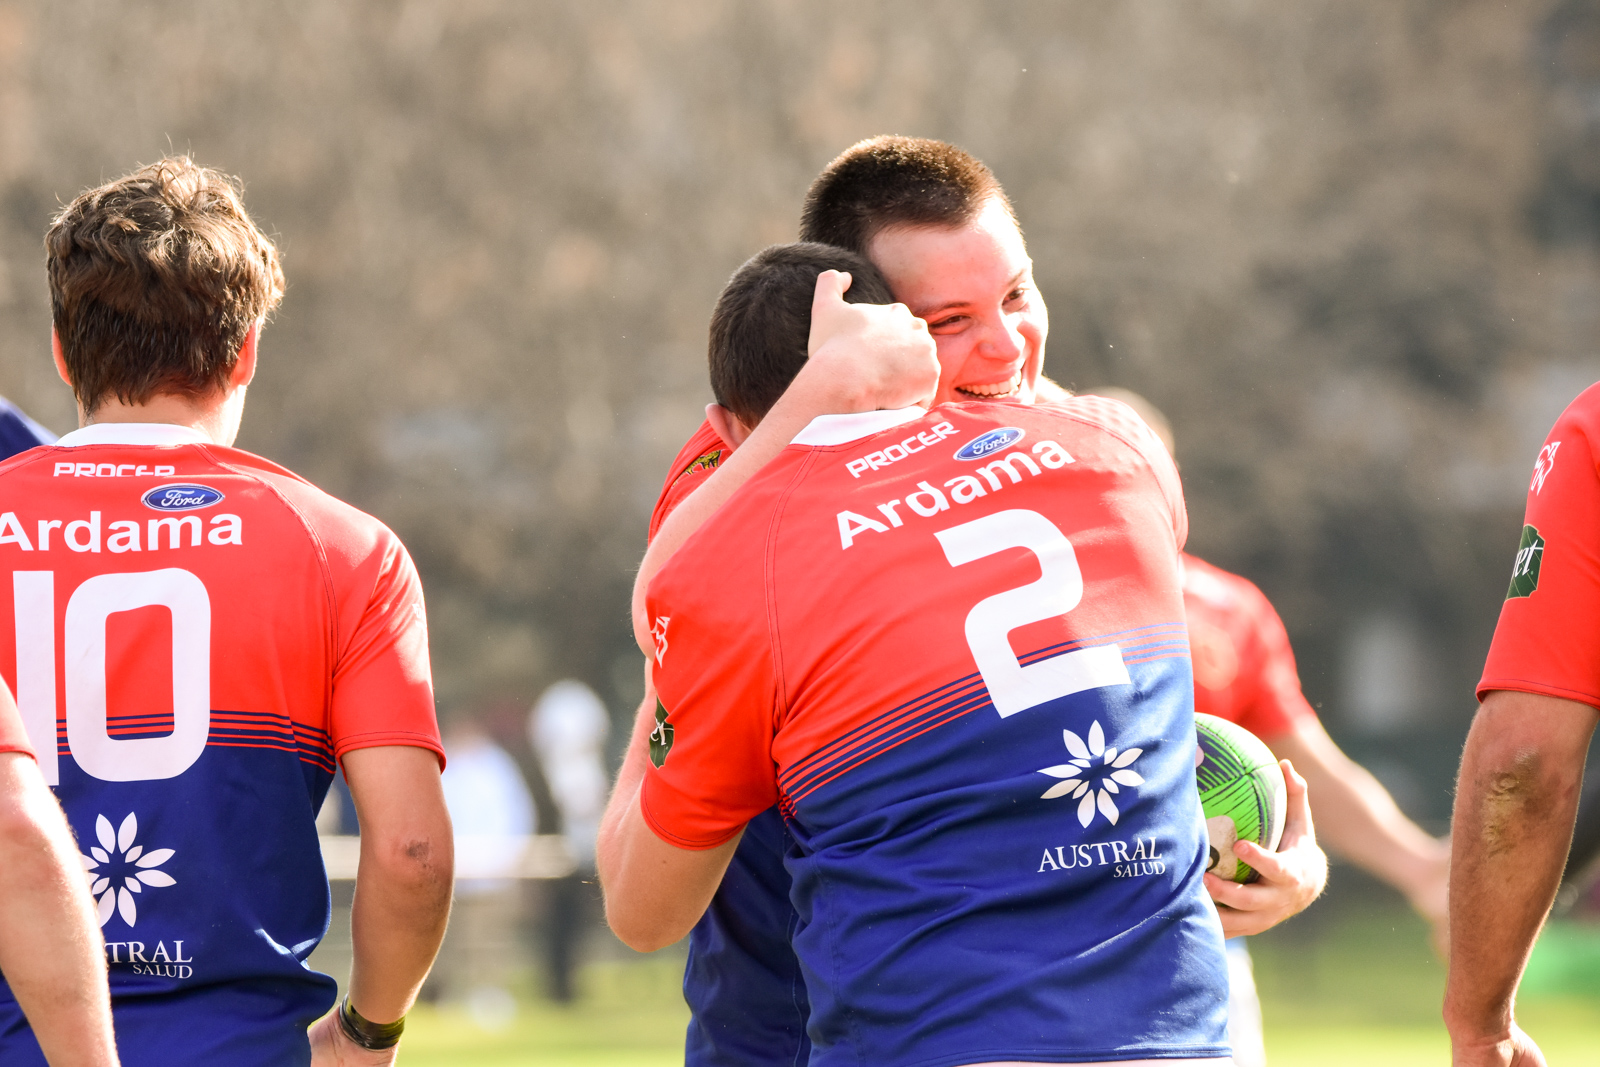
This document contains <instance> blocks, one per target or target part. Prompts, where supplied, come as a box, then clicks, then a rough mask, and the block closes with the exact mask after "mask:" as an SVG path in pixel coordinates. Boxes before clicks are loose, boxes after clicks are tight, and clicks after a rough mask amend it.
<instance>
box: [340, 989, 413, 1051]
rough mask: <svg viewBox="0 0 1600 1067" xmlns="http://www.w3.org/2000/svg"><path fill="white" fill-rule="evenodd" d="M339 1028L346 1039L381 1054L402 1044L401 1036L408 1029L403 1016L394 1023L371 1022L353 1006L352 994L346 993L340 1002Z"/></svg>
mask: <svg viewBox="0 0 1600 1067" xmlns="http://www.w3.org/2000/svg"><path fill="white" fill-rule="evenodd" d="M339 1027H340V1029H342V1030H343V1031H344V1036H345V1037H348V1038H349V1039H350V1040H351V1041H354V1042H355V1043H356V1044H358V1045H360V1046H361V1047H362V1048H364V1049H368V1050H370V1051H372V1052H381V1051H383V1050H384V1049H387V1048H394V1047H395V1046H396V1045H398V1044H399V1043H400V1034H401V1033H402V1032H403V1031H404V1030H405V1028H406V1017H405V1016H404V1015H402V1016H400V1018H398V1019H396V1020H395V1021H394V1022H392V1023H374V1022H369V1021H367V1020H366V1019H363V1018H362V1017H361V1013H360V1012H358V1011H356V1009H355V1008H354V1007H352V1006H351V1004H350V994H349V993H346V994H345V995H344V999H343V1000H341V1001H340V1002H339Z"/></svg>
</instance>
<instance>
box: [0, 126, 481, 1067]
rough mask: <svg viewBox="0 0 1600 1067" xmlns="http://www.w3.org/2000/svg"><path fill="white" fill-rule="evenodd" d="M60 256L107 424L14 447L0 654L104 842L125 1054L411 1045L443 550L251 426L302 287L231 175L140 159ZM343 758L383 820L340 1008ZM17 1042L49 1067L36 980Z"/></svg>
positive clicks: (370, 839) (297, 1057)
mask: <svg viewBox="0 0 1600 1067" xmlns="http://www.w3.org/2000/svg"><path fill="white" fill-rule="evenodd" d="M45 250H46V266H47V272H48V279H49V288H50V301H51V312H52V330H51V347H52V350H53V354H54V358H55V363H56V369H57V371H58V373H59V374H60V375H61V377H62V379H63V380H64V381H65V382H66V383H67V384H68V385H69V386H70V387H71V388H72V390H73V393H74V395H75V397H76V398H77V402H78V421H79V429H78V430H76V431H74V432H73V433H70V434H68V435H67V436H65V437H64V438H62V439H61V440H60V441H59V442H58V443H57V444H56V445H53V446H47V447H41V448H35V449H32V450H30V451H29V452H27V453H25V454H24V455H22V456H19V457H16V458H14V459H13V460H11V461H10V462H8V463H6V464H4V465H3V466H0V501H3V502H4V503H3V507H4V509H5V510H4V511H3V512H0V571H3V573H0V596H3V597H9V598H10V599H11V603H10V604H8V605H0V644H6V645H9V646H11V647H15V648H16V649H17V655H16V659H15V670H16V673H15V675H14V676H12V677H8V678H7V681H8V682H10V683H14V684H15V685H16V694H17V703H18V706H19V709H20V711H21V714H22V719H23V722H24V724H25V725H26V726H27V729H28V733H29V736H30V737H31V738H32V739H33V741H34V748H35V751H36V752H37V754H38V757H39V760H40V769H41V770H42V771H43V773H44V778H45V781H46V782H47V783H49V784H51V785H53V786H55V788H56V794H57V797H58V798H59V799H60V801H61V806H62V807H63V809H65V811H66V813H67V816H68V820H69V822H70V823H71V824H72V826H73V827H74V829H75V830H76V832H77V836H78V840H79V841H80V842H81V843H82V844H83V845H86V846H87V847H88V854H87V855H85V856H84V857H83V858H82V864H83V867H84V869H86V870H87V871H88V872H89V875H90V877H91V878H92V879H93V880H94V881H93V884H92V885H91V887H90V892H91V893H92V894H93V895H94V896H95V898H96V901H97V918H98V920H99V922H100V924H101V926H102V927H103V929H104V931H105V935H106V951H107V956H108V963H109V969H110V986H111V1002H112V1011H113V1015H114V1019H115V1024H116V1031H117V1038H118V1042H119V1045H120V1049H121V1054H122V1058H123V1061H124V1062H125V1063H130V1064H150V1065H156V1064H159V1065H162V1067H185V1065H191V1064H192V1065H196V1067H199V1065H207V1067H209V1065H212V1064H218V1063H227V1064H229V1065H235V1067H250V1065H260V1067H281V1065H284V1064H306V1063H315V1064H321V1065H335V1064H338V1065H354V1064H360V1065H369V1064H370V1065H376V1064H386V1063H391V1062H393V1060H394V1056H395V1054H396V1044H397V1042H398V1039H399V1034H400V1031H401V1030H402V1029H403V1021H404V1018H405V1013H406V1010H407V1009H408V1008H409V1007H410V1005H411V1003H412V1000H413V998H414V996H415V994H416V990H417V987H418V986H419V985H420V984H421V982H422V979H423V976H424V975H425V974H426V973H427V970H428V967H429V965H430V964H431V963H432V961H433V956H434V953H435V952H436V951H437V949H438V945H439V939H440V937H441V936H442V935H443V932H444V924H445V919H446V917H447V915H448V912H449V903H450V881H451V869H452V866H453V855H452V850H451V843H450V842H451V838H450V821H449V816H448V815H447V813H446V811H445V806H444V797H443V793H442V791H441V789H440V785H439V771H440V766H441V760H442V759H443V748H442V746H441V744H440V741H439V733H438V725H437V723H436V721H435V719H434V711H433V689H432V681H431V673H430V668H429V663H428V644H427V624H426V616H425V613H424V610H423V601H422V587H421V583H420V582H419V581H418V579H417V574H416V569H415V567H413V565H412V563H411V559H410V557H409V555H408V554H407V553H406V550H405V548H404V546H402V545H401V543H400V541H399V539H398V538H396V537H395V536H394V534H393V533H392V532H391V531H390V530H389V529H388V528H386V527H385V526H384V525H383V524H382V523H380V522H378V521H377V520H376V519H374V518H372V517H371V516H368V515H365V514H363V513H361V512H359V511H357V510H356V509H354V508H352V507H350V506H349V505H347V504H344V503H341V502H339V501H337V500H335V499H334V498H332V497H330V496H328V495H327V494H326V493H323V492H322V491H321V490H319V489H317V488H316V487H314V486H312V485H311V484H310V483H308V482H306V481H304V480H303V479H300V478H298V477H296V476H295V475H293V474H291V473H290V472H288V471H286V470H284V469H283V468H281V467H278V466H277V465H275V464H273V463H271V462H268V461H267V460H264V459H261V458H259V457H257V456H253V455H251V454H249V453H248V452H243V451H240V450H238V449H235V448H233V447H232V443H233V441H234V439H235V437H236V436H237V434H238V431H239V424H240V420H241V418H242V417H243V412H244V402H245V394H246V391H247V388H248V386H249V384H250V381H251V378H252V377H253V375H254V373H255V370H256V366H257V359H258V355H259V340H260V334H261V329H262V326H263V323H264V322H265V319H266V316H267V315H268V314H269V313H270V312H271V311H272V309H273V308H274V307H275V306H276V305H277V304H278V302H279V300H280V299H281V298H282V293H283V275H282V272H281V270H280V269H279V266H278V257H277V252H276V249H274V247H273V246H272V243H271V242H270V241H269V240H268V239H267V238H266V237H265V236H264V235H263V234H262V233H261V231H260V230H259V229H258V228H257V227H256V226H255V224H254V223H253V222H252V221H251V220H250V218H249V216H248V215H247V214H246V212H245V210H244V206H243V204H242V202H241V201H240V197H239V192H238V188H237V185H236V183H235V182H234V181H233V180H232V179H229V178H227V177H226V176H224V175H222V174H219V173H217V172H216V171H212V170H208V169H206V168H203V167H200V166H198V165H196V164H195V163H194V162H193V161H191V160H189V159H188V158H187V157H178V158H171V159H164V160H162V161H160V162H158V163H154V164H151V165H150V166H147V167H143V168H140V169H139V170H137V171H135V172H134V173H132V174H130V175H128V176H126V177H123V178H119V179H117V180H115V181H112V182H109V183H107V184H105V185H103V186H101V187H99V188H96V189H92V190H90V191H88V192H85V193H83V194H82V195H80V196H78V197H77V198H76V199H74V200H73V201H72V202H71V203H70V204H68V205H67V206H66V207H65V208H64V209H63V210H62V211H61V212H60V214H59V215H58V216H57V217H56V219H55V221H54V222H53V223H52V225H51V227H50V230H49V233H48V234H47V236H46V238H45ZM63 664H64V666H63ZM58 678H59V679H60V681H61V683H62V685H61V688H60V690H59V691H58V688H57V681H58ZM58 736H64V737H65V744H58V740H57V739H58ZM336 764H342V767H343V770H344V773H345V776H346V778H347V779H348V781H349V783H350V789H351V793H352V796H353V798H354V801H355V806H356V808H357V809H358V814H359V817H360V821H361V830H362V833H361V858H360V877H359V879H358V881H357V884H356V890H355V903H354V906H353V909H352V923H351V925H352V941H353V950H354V963H353V965H352V968H351V976H350V992H349V995H348V996H347V997H345V999H344V1000H343V1002H342V1003H341V1004H340V1006H339V1008H338V1009H337V1010H336V1011H333V1012H329V1009H330V1008H332V1007H333V1005H334V1001H335V997H336V993H337V983H335V981H334V980H333V979H332V978H330V977H328V976H327V975H322V974H318V973H316V972H314V971H312V970H311V969H310V968H308V967H307V966H305V963H304V961H305V959H306V957H307V956H308V955H309V954H310V953H311V951H312V950H313V949H314V948H315V947H316V945H317V942H318V941H319V940H320V939H321V937H322V935H323V933H324V931H325V930H326V928H327V925H328V921H329V892H328V882H327V877H326V873H325V871H324V868H323V863H322V853H321V849H320V847H319V842H318V839H317V834H316V826H315V822H314V819H315V814H316V811H317V809H318V807H319V805H320V804H321V802H322V800H323V798H324V795H325V794H326V791H327V789H328V783H329V781H330V779H331V778H332V776H333V772H334V768H335V766H336ZM319 1017H320V1020H319ZM312 1023H315V1024H316V1025H315V1026H314V1027H313V1028H312V1030H311V1032H310V1034H309V1035H308V1033H307V1027H308V1025H310V1024H312ZM0 1062H4V1063H6V1064H7V1065H12V1064H17V1065H30V1064H33V1065H37V1064H40V1063H43V1062H44V1060H43V1057H42V1054H41V1052H40V1048H39V1045H38V1043H37V1041H36V1040H35V1038H34V1035H33V1034H32V1032H31V1031H30V1030H29V1028H28V1026H27V1024H26V1021H25V1020H24V1019H23V1018H22V1015H21V1012H20V1010H19V1008H18V1007H17V1005H16V1003H15V1001H14V1000H13V999H12V994H11V993H10V992H9V990H8V991H6V992H5V993H4V994H3V995H0Z"/></svg>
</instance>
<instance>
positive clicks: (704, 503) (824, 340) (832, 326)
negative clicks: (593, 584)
mask: <svg viewBox="0 0 1600 1067" xmlns="http://www.w3.org/2000/svg"><path fill="white" fill-rule="evenodd" d="M849 286H850V275H848V274H843V273H840V272H839V271H834V270H827V271H823V272H822V273H821V274H820V275H818V276H817V295H816V300H815V302H814V304H813V305H812V310H811V343H810V356H809V358H808V359H807V360H806V363H805V366H803V367H802V368H801V369H800V373H799V374H797V375H796V376H795V379H794V381H793V382H792V383H790V385H789V388H788V389H787V390H786V391H785V392H784V394H783V396H782V397H780V398H779V399H778V402H777V403H776V404H774V405H773V406H772V410H771V411H769V412H767V414H766V416H765V417H763V418H762V420H761V424H760V425H759V426H757V427H756V428H755V430H754V431H752V432H751V434H750V436H749V438H748V439H746V440H745V442H744V444H742V445H740V446H739V448H738V449H737V450H736V451H735V452H734V453H733V455H732V456H730V457H729V458H728V460H727V462H726V463H723V464H722V465H721V466H720V467H718V468H717V469H716V471H714V472H713V473H712V475H711V477H709V478H707V479H706V481H705V483H704V484H703V485H701V486H700V488H698V489H696V490H695V491H694V492H693V493H691V494H689V496H688V497H687V498H686V499H685V500H684V501H683V503H682V504H679V505H678V507H677V508H676V509H674V510H673V512H672V514H671V515H669V516H667V519H666V521H665V522H663V523H662V524H661V527H660V529H658V530H657V531H656V535H655V537H654V538H653V539H652V540H651V542H650V548H649V549H648V550H647V551H646V552H645V554H644V560H643V561H642V562H641V563H640V564H639V573H638V575H637V577H636V578H635V579H634V583H633V633H634V638H635V640H637V641H638V642H639V648H640V650H641V651H642V652H644V653H645V655H647V656H648V655H650V654H651V652H652V650H653V647H654V646H653V645H652V643H651V640H650V624H649V620H648V619H647V618H646V617H645V609H644V598H645V591H646V590H647V589H648V588H649V586H650V579H651V578H654V577H655V575H656V572H657V571H659V570H660V569H661V567H662V565H663V564H665V563H666V561H667V560H669V559H671V558H672V554H673V553H674V552H676V551H677V550H678V548H679V547H680V546H681V545H682V544H683V543H684V542H685V541H687V540H688V539H689V535H690V534H692V533H694V531H695V530H697V529H699V528H700V525H701V524H702V523H703V522H705V521H706V519H708V518H710V517H711V515H712V513H713V512H715V511H716V510H717V509H718V508H720V507H721V506H722V505H723V503H724V502H725V501H727V499H728V498H729V497H731V496H732V495H733V494H734V491H735V490H737V489H738V488H739V486H741V485H743V484H744V483H745V482H747V481H749V480H750V477H751V475H753V474H755V473H756V472H757V471H759V470H760V469H761V468H762V467H765V466H766V465H767V464H768V463H769V462H771V461H772V459H773V457H775V456H776V455H777V454H778V453H779V452H782V451H783V450H784V449H785V448H787V447H788V445H789V442H790V441H793V440H794V438H795V435H796V434H798V433H799V432H800V431H801V430H803V429H805V428H806V426H807V425H809V424H810V422H811V420H812V419H814V418H816V417H817V416H818V415H834V414H849V413H853V412H860V411H875V410H878V409H880V408H899V407H910V406H911V405H913V404H918V403H922V404H926V403H927V402H928V400H929V399H930V398H931V397H932V396H933V395H934V390H935V388H936V387H937V386H938V382H939V361H938V356H937V353H936V351H935V346H934V343H933V338H932V337H931V336H929V334H928V325H927V323H925V322H923V321H922V320H921V319H919V318H915V317H914V316H913V315H912V314H911V312H910V311H908V310H907V309H906V306H905V305H904V304H847V303H845V302H844V296H843V294H844V291H845V290H846V289H848V288H849Z"/></svg>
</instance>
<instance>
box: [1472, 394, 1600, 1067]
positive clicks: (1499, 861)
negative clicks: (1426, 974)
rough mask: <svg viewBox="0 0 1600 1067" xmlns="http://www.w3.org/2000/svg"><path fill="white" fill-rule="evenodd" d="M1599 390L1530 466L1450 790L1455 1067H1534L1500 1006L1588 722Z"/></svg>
mask: <svg viewBox="0 0 1600 1067" xmlns="http://www.w3.org/2000/svg"><path fill="white" fill-rule="evenodd" d="M1597 650H1600V385H1592V386H1590V387H1589V388H1588V389H1587V390H1585V391H1584V392H1583V394H1582V395H1580V396H1579V397H1578V398H1577V399H1576V400H1574V401H1573V402H1572V404H1571V405H1570V406H1569V407H1568V408H1567V410H1566V411H1565V412H1563V413H1562V415H1561V417H1560V418H1559V419H1557V420H1556V424H1555V426H1554V427H1553V428H1552V429H1551V431H1550V435H1549V437H1547V438H1546V439H1545V443H1544V447H1543V448H1542V449H1540V451H1539V455H1538V458H1537V459H1536V460H1535V462H1534V467H1533V477H1532V479H1531V480H1530V482H1529V485H1528V496H1527V510H1526V513H1525V515H1524V518H1523V526H1522V536H1521V538H1520V540H1519V543H1518V545H1517V551H1516V555H1515V557H1514V560H1513V563H1512V568H1511V581H1510V584H1509V586H1508V588H1507V589H1506V592H1505V602H1504V604H1503V605H1502V606H1501V608H1500V621H1499V624H1498V625H1497V626H1496V627H1495V632H1494V641H1493V643H1492V644H1491V645H1490V647H1489V656H1488V661H1487V662H1486V663H1485V664H1484V668H1483V677H1482V678H1481V679H1480V680H1479V682H1478V699H1479V700H1481V701H1482V704H1481V705H1480V706H1479V708H1478V714H1477V716H1476V717H1475V718H1474V719H1473V722H1472V730H1471V732H1470V733H1469V734H1468V735H1467V744H1466V748H1465V749H1464V750H1463V752H1462V754H1461V773H1460V775H1459V777H1458V779H1457V783H1456V805H1455V815H1454V819H1453V822H1452V834H1451V844H1452V849H1453V855H1452V859H1451V870H1450V978H1449V983H1448V985H1447V987H1446V991H1445V1002H1444V1019H1445V1024H1446V1026H1448V1027H1449V1029H1450V1042H1451V1046H1452V1050H1453V1055H1454V1059H1453V1061H1452V1062H1453V1063H1455V1064H1456V1065H1457V1067H1513V1065H1516V1067H1542V1065H1543V1064H1544V1062H1545V1060H1544V1055H1543V1053H1541V1052H1540V1050H1539V1048H1538V1046H1537V1045H1536V1044H1535V1043H1534V1041H1533V1040H1532V1039H1531V1038H1530V1037H1529V1036H1528V1035H1527V1034H1525V1033H1524V1032H1523V1031H1522V1029H1521V1028H1520V1027H1519V1026H1518V1025H1517V1022H1516V1018H1515V1015H1514V1012H1513V1001H1514V997H1515V993H1516V989H1517V983H1518V981H1519V980H1520V979H1521V977H1522V969H1523V967H1524V966H1525V965H1526V963H1527V960H1528V953H1529V951H1530V950H1531V949H1532V948H1533V942H1534V939H1535V938H1536V937H1537V936H1538V933H1539V929H1540V927H1541V926H1542V924H1543V923H1544V919H1545V916H1546V915H1547V914H1548V912H1549V910H1550V905H1551V903H1552V901H1553V900H1554V899H1555V894H1556V886H1557V884H1558V883H1559V881H1560V878H1561V872H1562V866H1563V864H1564V863H1565V861H1566V859H1567V850H1568V846H1569V845H1570V844H1571V842H1572V827H1573V819H1574V814H1575V812H1576V809H1577V804H1578V794H1579V789H1580V786H1581V784H1582V782H1583V766H1584V759H1585V757H1586V755H1587V753H1588V749H1589V743H1590V741H1591V739H1592V738H1593V736H1594V730H1595V724H1596V722H1597V721H1600V710H1597V709H1600V655H1597V654H1596V653H1597Z"/></svg>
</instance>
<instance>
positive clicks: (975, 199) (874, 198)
mask: <svg viewBox="0 0 1600 1067" xmlns="http://www.w3.org/2000/svg"><path fill="white" fill-rule="evenodd" d="M990 197H996V198H998V199H999V201H1000V202H1001V203H1002V204H1004V205H1005V209H1006V211H1007V212H1008V213H1010V215H1011V218H1012V221H1016V217H1017V216H1016V212H1015V211H1014V210H1012V207H1011V201H1010V200H1007V199H1006V194H1005V190H1003V189H1001V188H1000V182H999V181H998V180H996V178H995V176H994V173H993V172H992V171H990V170H989V168H988V167H986V166H984V165H983V163H982V162H981V161H980V160H978V159H976V158H974V157H973V156H971V155H968V154H967V153H966V152H963V151H962V150H961V149H959V148H957V147H956V146H955V145H953V144H946V143H945V142H943V141H933V140H929V139H928V138H925V137H894V136H882V137H873V138H871V139H869V140H865V141H861V142H859V143H857V144H853V145H851V146H850V147H849V148H847V149H845V150H844V151H843V152H841V153H840V154H839V156H838V158H836V159H835V160H834V161H833V162H832V163H829V164H828V165H827V166H826V167H824V168H823V169H822V173H821V174H819V175H817V179H816V181H814V182H812V183H811V188H810V190H808V191H807V192H806V202H805V207H804V208H803V209H802V210H801V213H800V239H801V240H802V241H820V242H822V243H823V244H830V245H838V246H839V247H840V248H848V249H850V250H851V251H853V252H859V253H861V254H862V255H865V254H866V252H867V245H868V243H869V242H870V241H871V240H872V238H873V237H874V236H875V235H877V234H878V233H879V232H880V231H882V230H886V229H889V228H890V227H894V226H948V227H952V228H954V227H958V226H964V225H966V224H967V223H969V222H971V221H972V220H973V219H974V218H975V217H977V214H978V212H979V211H981V210H983V204H984V202H985V201H986V200H988V199H989V198H990Z"/></svg>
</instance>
